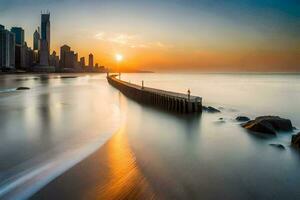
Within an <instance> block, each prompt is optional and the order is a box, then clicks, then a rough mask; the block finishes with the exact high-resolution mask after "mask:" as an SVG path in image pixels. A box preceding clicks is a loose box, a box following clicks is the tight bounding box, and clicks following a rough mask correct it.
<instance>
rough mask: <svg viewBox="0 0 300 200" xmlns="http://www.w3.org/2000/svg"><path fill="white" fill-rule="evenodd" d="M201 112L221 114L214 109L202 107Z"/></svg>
mask: <svg viewBox="0 0 300 200" xmlns="http://www.w3.org/2000/svg"><path fill="white" fill-rule="evenodd" d="M202 110H204V111H206V112H209V113H219V112H221V111H220V110H218V109H216V108H214V107H211V106H207V107H206V106H202Z"/></svg>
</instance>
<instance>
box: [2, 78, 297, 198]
mask: <svg viewBox="0 0 300 200" xmlns="http://www.w3.org/2000/svg"><path fill="white" fill-rule="evenodd" d="M122 79H123V80H127V81H130V82H135V83H140V82H141V81H142V80H144V81H145V85H146V86H151V87H157V88H162V89H167V90H172V91H178V92H186V91H187V89H188V88H190V90H191V92H192V94H193V95H199V96H202V97H203V102H204V105H212V106H216V107H222V113H220V114H209V113H203V114H202V115H201V116H200V117H188V118H186V117H180V116H174V115H172V114H169V113H165V112H160V111H158V110H156V109H153V108H151V107H144V106H141V105H140V104H138V103H135V102H133V101H131V100H129V99H127V98H126V97H124V96H123V95H122V94H120V93H119V92H118V91H117V90H115V89H114V88H112V87H111V86H109V85H108V84H107V83H106V80H105V76H104V75H88V76H86V75H84V76H80V77H78V78H69V79H62V78H58V77H57V75H52V76H51V77H50V78H45V77H40V76H33V75H32V76H29V75H28V76H2V77H0V90H1V91H2V92H1V93H0V113H1V115H0V127H1V140H0V160H1V165H0V170H1V174H0V178H1V183H0V197H1V196H3V197H10V198H14V197H28V196H30V195H31V194H32V193H33V192H35V191H37V190H38V189H39V188H40V187H42V186H43V185H44V184H46V183H48V182H49V181H50V180H52V179H53V178H54V177H56V176H57V175H59V174H61V173H62V172H64V171H65V170H67V169H68V168H69V167H71V166H73V165H74V164H76V163H77V162H78V161H80V160H82V159H83V158H84V157H86V156H87V155H89V154H90V153H91V152H93V151H94V150H95V149H96V148H97V147H99V146H101V144H103V143H104V142H105V141H106V140H107V139H108V138H109V137H110V136H111V135H112V133H113V132H114V131H115V130H117V129H118V128H119V127H121V126H123V127H125V130H126V136H127V137H128V141H129V144H130V148H131V151H132V152H133V154H134V157H135V162H136V163H137V165H138V167H139V170H140V171H141V173H142V174H143V176H145V178H146V179H147V181H148V182H149V185H150V187H151V189H152V190H153V191H154V192H155V194H156V195H157V196H158V197H161V198H166V199H192V198H194V199H197V198H204V199H258V198H259V199H299V198H300V192H299V190H298V185H299V183H300V173H299V168H300V152H298V151H294V150H293V149H292V148H290V138H291V133H279V134H278V135H277V137H267V136H263V135H253V134H250V133H248V132H246V131H245V130H243V129H242V128H241V127H240V126H239V123H237V122H235V120H234V118H235V117H236V116H237V115H240V114H243V115H247V116H250V117H255V116H258V115H264V114H272V115H280V116H282V117H287V118H290V119H291V120H292V122H293V125H294V126H296V127H300V107H299V102H298V101H299V100H300V75H280V74H269V75H262V74H251V75H250V74H235V75H234V74H180V75H179V74H124V75H122ZM19 86H28V87H31V90H28V91H14V90H13V89H14V88H16V87H19ZM220 117H222V118H224V121H220V120H219V118H220ZM271 143H280V144H283V145H284V146H285V147H286V150H279V149H277V148H275V147H273V146H270V145H269V144H271ZM36 180H39V181H36Z"/></svg>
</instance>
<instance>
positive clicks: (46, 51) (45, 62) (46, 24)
mask: <svg viewBox="0 0 300 200" xmlns="http://www.w3.org/2000/svg"><path fill="white" fill-rule="evenodd" d="M49 56H50V13H49V12H47V13H42V14H41V40H40V65H42V66H49Z"/></svg>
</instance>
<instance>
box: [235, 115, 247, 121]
mask: <svg viewBox="0 0 300 200" xmlns="http://www.w3.org/2000/svg"><path fill="white" fill-rule="evenodd" d="M235 119H236V121H239V122H246V121H249V120H250V118H249V117H246V116H237V117H236V118H235Z"/></svg>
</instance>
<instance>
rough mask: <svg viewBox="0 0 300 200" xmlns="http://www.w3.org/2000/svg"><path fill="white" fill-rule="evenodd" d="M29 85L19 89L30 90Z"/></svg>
mask: <svg viewBox="0 0 300 200" xmlns="http://www.w3.org/2000/svg"><path fill="white" fill-rule="evenodd" d="M29 89H30V88H29V87H18V88H17V90H29Z"/></svg>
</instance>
